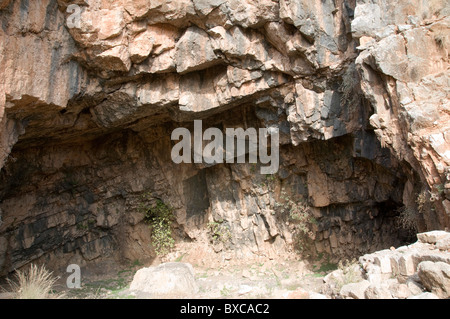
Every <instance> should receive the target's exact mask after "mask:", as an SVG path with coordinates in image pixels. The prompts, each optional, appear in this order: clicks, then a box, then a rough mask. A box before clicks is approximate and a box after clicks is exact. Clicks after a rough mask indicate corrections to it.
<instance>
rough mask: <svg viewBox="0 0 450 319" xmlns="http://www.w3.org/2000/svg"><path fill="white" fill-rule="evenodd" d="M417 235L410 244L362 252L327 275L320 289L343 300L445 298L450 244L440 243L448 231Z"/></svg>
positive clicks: (449, 265)
mask: <svg viewBox="0 0 450 319" xmlns="http://www.w3.org/2000/svg"><path fill="white" fill-rule="evenodd" d="M417 238H418V239H419V240H418V241H417V242H415V243H414V244H411V245H408V246H402V247H398V248H394V247H392V248H391V249H386V250H381V251H377V252H375V253H372V254H366V255H364V256H362V257H360V258H359V261H358V262H356V263H354V264H352V265H350V266H347V267H346V268H344V267H343V269H339V270H336V271H334V272H332V273H330V274H328V275H327V276H326V277H325V278H324V287H323V292H324V293H326V294H328V295H330V296H332V297H334V298H346V299H429V298H430V297H432V298H436V299H437V298H443V299H445V298H449V297H450V295H449V288H450V287H449V284H450V272H449V271H450V245H448V243H447V244H446V245H443V244H442V243H445V242H447V241H448V239H449V238H450V233H449V232H444V231H432V232H428V233H421V234H418V236H417ZM438 247H440V248H438ZM424 293H425V295H424Z"/></svg>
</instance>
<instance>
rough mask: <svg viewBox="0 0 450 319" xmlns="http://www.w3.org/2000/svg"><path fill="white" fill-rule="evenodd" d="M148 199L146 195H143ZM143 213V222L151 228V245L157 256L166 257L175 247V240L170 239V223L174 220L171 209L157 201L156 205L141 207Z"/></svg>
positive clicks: (143, 205)
mask: <svg viewBox="0 0 450 319" xmlns="http://www.w3.org/2000/svg"><path fill="white" fill-rule="evenodd" d="M144 196H145V197H144V198H147V199H148V195H144ZM141 210H142V211H143V213H144V222H145V223H147V224H148V225H149V227H150V228H151V231H152V234H151V239H152V245H153V247H154V248H155V252H156V254H157V255H158V256H164V255H167V254H168V253H169V252H170V250H171V249H172V248H173V247H174V246H175V240H174V238H173V237H172V222H173V220H174V215H173V209H172V208H171V207H170V206H168V205H166V204H165V203H164V202H163V201H162V200H160V199H158V200H157V201H156V204H155V205H153V206H150V207H149V206H148V204H146V203H144V204H142V205H141Z"/></svg>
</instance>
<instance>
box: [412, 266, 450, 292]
mask: <svg viewBox="0 0 450 319" xmlns="http://www.w3.org/2000/svg"><path fill="white" fill-rule="evenodd" d="M418 274H419V278H420V281H421V282H422V284H423V285H424V286H425V288H427V290H428V291H431V292H432V293H434V294H436V295H437V296H439V297H440V298H448V297H449V296H450V264H447V263H443V262H436V263H434V262H431V261H424V262H421V263H420V264H419V266H418Z"/></svg>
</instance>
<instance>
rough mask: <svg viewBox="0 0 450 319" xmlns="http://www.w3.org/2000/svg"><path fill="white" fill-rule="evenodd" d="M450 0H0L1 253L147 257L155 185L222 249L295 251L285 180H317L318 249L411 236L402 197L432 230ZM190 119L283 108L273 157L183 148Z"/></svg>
mask: <svg viewBox="0 0 450 319" xmlns="http://www.w3.org/2000/svg"><path fill="white" fill-rule="evenodd" d="M427 3H429V2H427ZM71 5H72V6H71ZM73 5H76V6H75V7H73ZM74 8H75V9H74ZM447 11H448V8H447V6H446V2H445V1H433V2H432V4H426V3H425V2H422V1H408V2H407V4H406V2H405V4H403V3H402V5H397V4H396V3H394V2H392V1H355V0H350V1H347V0H345V1H344V0H336V1H306V0H305V1H303V0H302V1H288V0H279V1H271V0H259V1H234V0H233V1H222V0H211V1H203V0H183V1H136V0H134V1H131V0H121V1H101V0H79V1H66V0H58V1H56V0H42V1H29V0H20V1H19V0H11V1H3V2H0V21H1V23H2V24H1V28H0V41H1V43H2V46H1V47H0V70H1V72H0V73H1V74H2V77H0V132H1V135H0V167H1V168H2V170H1V175H0V180H1V185H0V243H1V245H0V273H2V274H4V273H7V272H9V271H12V270H13V269H15V268H17V267H20V266H22V265H24V264H26V263H28V262H30V261H33V260H46V261H47V262H51V263H53V264H54V265H61V266H63V265H66V264H67V262H69V261H76V262H78V263H81V264H83V263H89V262H95V261H98V260H101V259H104V258H113V259H116V260H126V259H128V260H132V259H149V258H150V259H151V258H153V257H154V252H153V250H152V248H151V246H150V235H149V230H148V228H147V226H146V225H145V224H144V223H143V216H142V214H140V213H139V212H138V206H139V203H140V200H141V196H142V194H144V193H149V192H150V193H151V194H152V196H153V197H154V198H155V199H156V198H160V199H163V200H164V201H165V202H167V203H170V204H171V205H172V206H173V207H174V208H175V210H176V223H175V225H174V226H175V228H176V231H175V235H176V237H177V240H179V241H186V240H188V241H192V242H193V244H195V243H199V242H202V241H206V243H207V245H206V246H207V247H208V248H207V249H210V251H208V254H221V255H222V256H224V258H225V257H226V258H227V259H230V258H242V257H246V258H250V257H252V256H258V255H263V256H266V257H270V258H274V257H276V256H282V255H283V256H285V255H286V254H288V255H289V254H292V252H291V249H292V248H291V247H292V242H293V239H292V229H291V226H290V225H289V222H288V221H287V220H286V218H285V217H283V216H278V215H276V214H274V211H275V208H276V205H275V204H276V202H277V200H279V197H280V194H281V190H282V189H285V190H287V192H288V193H291V194H296V195H303V196H304V197H305V198H306V199H307V203H308V205H309V206H310V207H311V209H312V211H313V213H314V217H315V219H316V220H317V223H316V224H315V226H314V227H315V228H314V238H315V239H314V241H313V242H312V243H311V249H312V250H313V252H314V254H316V255H319V254H327V255H330V256H332V257H333V258H341V257H346V256H350V255H355V254H356V255H357V254H362V253H365V252H368V251H373V250H375V249H380V248H385V247H387V246H390V245H395V244H401V243H402V241H403V240H405V238H407V234H406V233H404V232H403V230H401V229H400V230H398V231H397V229H398V228H397V224H396V217H397V216H398V214H399V210H398V209H399V208H402V207H403V208H404V209H406V208H408V209H410V210H415V211H416V212H417V214H416V215H417V216H415V219H416V220H417V224H418V227H419V228H422V229H423V230H425V229H428V228H444V227H448V226H449V224H450V222H449V218H448V215H449V211H448V209H449V201H448V199H449V198H448V196H449V194H448V186H449V185H448V178H449V176H448V167H449V165H450V163H449V162H448V149H449V148H448V136H447V135H448V134H447V131H448V123H449V121H448V115H449V114H448V92H447V91H448V81H447V75H448V71H447V69H448V43H449V41H448V12H447ZM424 47H426V48H427V49H428V50H430V51H429V52H424V51H423V50H422V48H424ZM194 119H202V120H203V121H204V124H205V125H204V126H205V127H204V128H206V127H207V126H210V127H219V128H222V129H225V128H227V127H243V128H247V127H277V128H279V130H280V132H281V136H280V145H281V151H280V152H281V154H280V156H281V157H280V170H279V172H278V174H276V175H275V176H274V177H273V178H270V179H268V177H267V176H263V175H260V174H258V173H257V172H258V168H257V167H256V168H255V167H253V166H252V165H250V164H220V165H215V166H207V165H206V166H205V165H194V164H192V165H189V164H183V165H175V164H174V163H173V162H172V161H171V159H170V149H171V147H172V145H173V142H172V141H170V133H171V131H172V130H173V129H174V128H176V127H180V126H184V127H190V126H192V120H194ZM421 193H424V194H425V195H427V196H428V197H426V201H427V205H425V206H426V208H427V209H426V210H425V209H422V210H420V212H419V208H418V203H417V197H418V195H420V194H421ZM422 206H424V205H422ZM422 206H421V208H423V207H422ZM210 221H221V222H223V223H225V224H226V225H227V227H228V228H229V230H230V232H231V240H230V241H229V243H228V245H222V246H220V245H219V246H217V245H211V244H210V242H209V240H208V238H206V239H205V236H207V235H205V230H206V226H207V223H208V222H210Z"/></svg>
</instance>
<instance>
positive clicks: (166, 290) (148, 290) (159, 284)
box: [130, 262, 198, 297]
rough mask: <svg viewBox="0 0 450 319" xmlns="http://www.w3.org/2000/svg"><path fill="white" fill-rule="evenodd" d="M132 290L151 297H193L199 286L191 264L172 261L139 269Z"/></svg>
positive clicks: (131, 286) (132, 283)
mask: <svg viewBox="0 0 450 319" xmlns="http://www.w3.org/2000/svg"><path fill="white" fill-rule="evenodd" d="M130 290H131V291H135V292H137V293H143V294H145V295H149V297H161V296H166V297H193V296H194V295H195V294H196V293H197V290H198V288H197V284H196V282H195V278H194V269H193V267H192V265H191V264H187V263H175V262H171V263H164V264H161V265H159V266H157V267H148V268H142V269H139V270H138V271H137V272H136V274H135V275H134V278H133V281H132V282H131V285H130Z"/></svg>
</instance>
